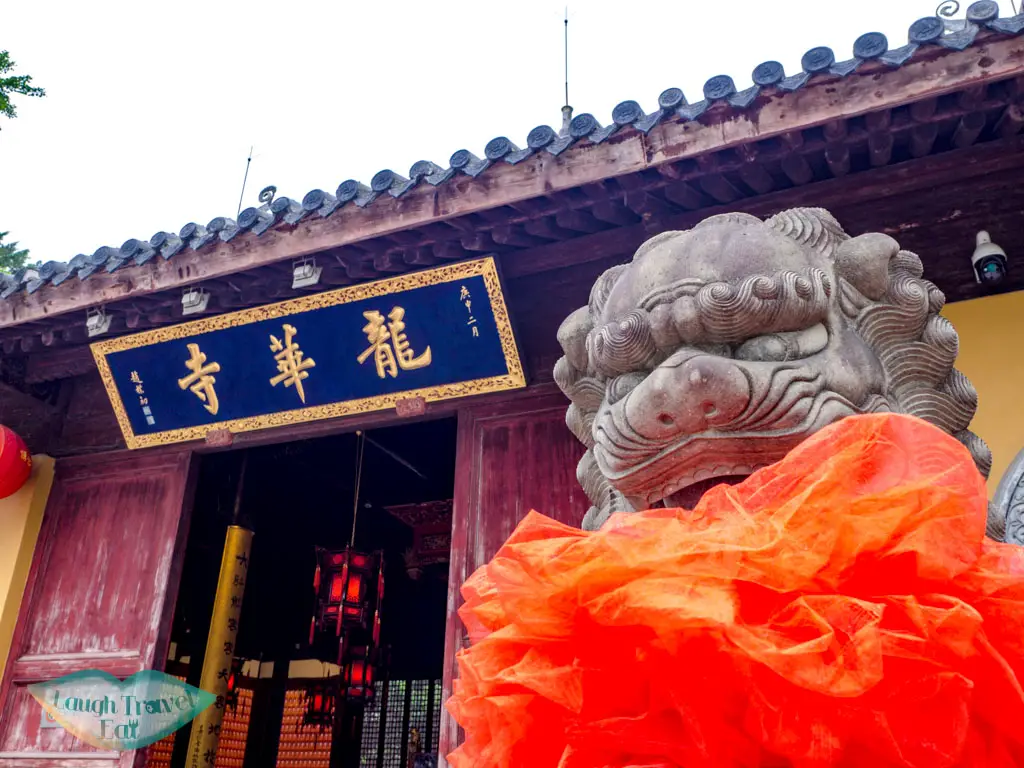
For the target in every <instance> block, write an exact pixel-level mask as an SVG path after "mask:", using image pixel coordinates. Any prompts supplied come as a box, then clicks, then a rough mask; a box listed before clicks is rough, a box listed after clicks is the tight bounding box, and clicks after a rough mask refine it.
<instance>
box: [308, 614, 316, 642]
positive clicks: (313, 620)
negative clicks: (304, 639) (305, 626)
mask: <svg viewBox="0 0 1024 768" xmlns="http://www.w3.org/2000/svg"><path fill="white" fill-rule="evenodd" d="M315 633H316V616H314V617H313V618H311V619H310V620H309V644H310V645H312V644H313V635H314V634H315Z"/></svg>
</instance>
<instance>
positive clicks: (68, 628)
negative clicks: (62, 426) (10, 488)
mask: <svg viewBox="0 0 1024 768" xmlns="http://www.w3.org/2000/svg"><path fill="white" fill-rule="evenodd" d="M192 469H193V462H192V457H191V454H189V453H187V452H182V451H173V452H171V451H161V452H144V453H138V454H127V453H115V454H105V455H102V456H89V457H81V458H75V459H61V460H59V461H58V462H57V471H56V477H55V479H54V484H53V489H52V491H51V493H50V500H49V503H48V504H47V508H46V515H45V517H44V520H43V528H42V531H41V532H40V536H39V544H38V546H37V547H36V551H35V555H34V558H33V562H32V569H31V571H30V573H29V578H28V584H27V585H26V590H25V599H24V601H23V603H22V607H21V612H20V614H19V616H18V625H17V629H16V630H15V634H14V639H13V643H12V646H11V654H10V658H9V661H8V665H7V673H6V674H5V676H4V680H3V684H2V687H0V765H4V766H7V765H11V766H17V767H18V768H36V767H37V766H38V767H39V768H57V767H58V766H59V767H60V768H73V767H74V766H79V765H81V766H89V768H114V767H115V766H117V768H129V766H132V765H133V763H134V762H135V761H136V755H135V753H132V752H126V753H123V754H119V753H117V752H106V753H104V752H99V751H98V750H96V749H95V748H93V747H90V746H88V745H86V744H83V743H82V742H80V741H78V740H77V739H75V738H74V737H72V736H71V735H70V734H69V733H68V732H67V731H65V730H64V729H62V728H55V729H47V730H42V729H40V727H39V725H40V711H41V708H40V706H39V704H38V703H37V702H36V701H35V699H33V698H32V697H31V696H30V695H29V693H28V691H27V690H26V687H25V686H26V685H28V684H31V683H34V682H38V681H42V680H51V679H54V678H57V677H61V676H63V675H66V674H69V673H71V672H77V671H79V670H84V669H102V670H106V671H107V672H110V673H111V674H113V675H116V676H118V677H121V678H124V677H127V676H129V675H132V674H134V673H135V672H138V671H139V670H142V669H163V664H164V661H165V659H164V654H166V651H167V643H168V639H169V638H168V633H169V632H170V627H171V619H172V616H173V612H174V602H175V599H176V597H177V586H178V582H179V578H180V568H181V563H182V557H183V555H184V549H185V540H186V538H187V533H188V512H189V510H190V507H191V494H192V488H193V485H194V481H193V478H194V473H193V471H192Z"/></svg>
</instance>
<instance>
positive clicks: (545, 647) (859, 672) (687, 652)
mask: <svg viewBox="0 0 1024 768" xmlns="http://www.w3.org/2000/svg"><path fill="white" fill-rule="evenodd" d="M986 505H987V499H986V492H985V484H984V481H983V480H982V478H981V476H980V475H979V474H978V471H977V469H976V468H975V466H974V464H973V462H972V460H971V457H970V455H969V454H968V452H967V450H966V449H965V448H964V447H963V446H962V445H961V444H960V443H959V442H957V441H956V440H955V439H954V438H952V437H950V436H949V435H946V434H945V433H943V432H941V431H940V430H938V429H936V428H935V427H932V426H931V425H929V424H927V423H925V422H923V421H920V420H918V419H915V418H912V417H908V416H900V415H893V414H884V415H871V416H859V417H851V418H847V419H844V420H842V421H840V422H838V423H837V424H835V425H833V426H831V427H829V428H827V429H825V430H822V431H821V432H819V433H817V434H816V435H814V436H812V437H811V438H809V439H808V440H807V441H805V442H804V443H803V444H802V445H800V446H799V447H797V448H796V449H795V450H793V451H792V452H791V453H790V454H789V455H788V456H787V457H786V458H785V459H783V460H782V461H780V462H778V463H777V464H774V465H772V466H770V467H768V468H766V469H763V470H761V471H758V472H756V473H755V474H754V475H752V476H751V477H749V478H748V479H747V480H745V481H744V482H743V483H741V484H739V485H737V486H732V487H728V486H718V487H716V488H714V489H712V490H711V491H709V492H708V493H707V494H705V496H704V497H703V498H702V499H701V501H700V503H699V504H698V505H697V507H696V508H695V509H694V510H692V511H688V510H680V509H670V510H665V509H655V510H649V511H647V512H642V513H637V514H630V515H617V516H615V517H613V518H612V519H611V520H610V521H609V522H608V523H607V524H606V525H605V526H604V528H603V529H602V530H601V531H598V532H595V533H588V532H584V531H580V530H577V529H574V528H570V527H568V526H565V525H562V524H560V523H557V522H555V521H553V520H550V519H548V518H546V517H544V516H543V515H540V514H537V513H536V512H531V513H530V515H529V516H528V517H527V518H526V519H525V520H524V521H523V522H522V523H521V524H520V526H519V527H518V529H517V530H516V531H515V533H513V535H512V537H511V538H510V539H509V540H508V542H506V544H505V545H504V546H503V547H502V548H501V550H500V551H499V552H498V554H497V555H496V556H495V557H494V559H493V560H492V561H491V562H490V563H489V564H488V565H486V566H484V567H483V568H481V569H480V570H478V571H477V572H476V573H475V574H474V575H473V576H472V577H471V578H470V579H469V580H468V581H467V582H466V584H465V585H464V587H463V590H462V592H463V596H464V598H465V604H464V605H463V607H462V609H461V610H460V616H461V617H462V619H463V621H464V623H465V624H466V626H467V628H468V631H469V635H470V639H471V641H472V646H471V647H470V648H469V649H467V650H464V651H462V652H460V654H459V672H460V675H459V679H458V680H457V681H456V683H455V691H454V695H453V697H452V699H451V700H450V701H449V703H448V707H449V710H450V711H451V712H452V714H453V715H454V717H455V718H456V720H457V721H458V722H459V723H460V725H461V726H462V727H463V728H464V729H465V733H466V740H465V743H464V744H463V745H462V746H461V747H460V748H459V749H457V750H456V751H455V752H454V753H453V754H452V755H450V756H449V762H450V764H451V766H452V767H453V768H671V767H676V766H678V768H711V767H712V766H713V767H714V768H731V767H732V766H743V767H748V766H749V767H754V766H765V767H767V766H793V767H794V768H825V767H826V766H865V765H869V766H871V768H890V767H892V766H906V767H910V766H913V767H914V768H944V767H945V766H951V767H952V766H955V767H957V768H968V767H970V768H975V767H977V766H986V767H991V768H1003V767H1006V768H1010V766H1024V691H1022V688H1021V683H1020V680H1022V679H1024V548H1020V547H1014V546H1011V545H1005V544H997V543H994V542H991V541H989V540H986V539H985V537H984V532H985V518H986Z"/></svg>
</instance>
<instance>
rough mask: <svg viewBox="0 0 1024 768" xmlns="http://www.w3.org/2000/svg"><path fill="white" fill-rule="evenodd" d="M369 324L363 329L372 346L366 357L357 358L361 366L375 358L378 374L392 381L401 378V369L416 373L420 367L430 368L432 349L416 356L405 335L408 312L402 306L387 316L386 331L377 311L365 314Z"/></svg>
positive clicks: (381, 317)
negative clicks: (406, 314) (388, 377)
mask: <svg viewBox="0 0 1024 768" xmlns="http://www.w3.org/2000/svg"><path fill="white" fill-rule="evenodd" d="M363 317H365V318H366V319H367V321H368V322H367V323H366V325H365V326H363V333H365V334H366V340H367V341H368V342H370V346H369V347H367V348H366V351H364V352H363V354H361V355H359V357H357V358H356V359H357V360H358V361H359V364H360V365H362V364H363V363H365V362H366V360H367V359H368V358H369V357H370V355H373V359H374V362H375V363H376V364H377V375H378V376H379V377H380V378H382V379H383V378H384V375H385V374H389V375H390V376H391V378H395V377H396V376H398V369H399V368H401V369H402V370H403V371H415V370H416V369H417V368H426V367H427V366H428V365H430V347H427V348H426V349H424V350H423V354H421V355H418V356H417V355H416V353H415V352H414V351H413V350H412V346H411V345H410V344H409V339H408V338H407V337H406V335H405V322H404V319H403V318H405V310H404V309H403V308H402V307H394V308H393V309H392V310H391V311H390V312H389V313H388V323H387V328H386V329H385V327H384V316H383V315H382V314H381V313H380V312H378V311H376V310H372V311H370V312H363Z"/></svg>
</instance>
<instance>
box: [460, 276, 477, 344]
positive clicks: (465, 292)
mask: <svg viewBox="0 0 1024 768" xmlns="http://www.w3.org/2000/svg"><path fill="white" fill-rule="evenodd" d="M459 301H461V302H462V303H463V304H465V305H466V313H467V314H468V315H469V320H467V321H466V325H468V326H470V327H471V328H472V330H473V335H474V336H476V337H479V336H480V329H479V328H477V327H476V318H475V317H473V296H472V295H471V294H470V292H469V288H467V287H466V286H464V285H463V286H462V287H461V288H460V289H459Z"/></svg>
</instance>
